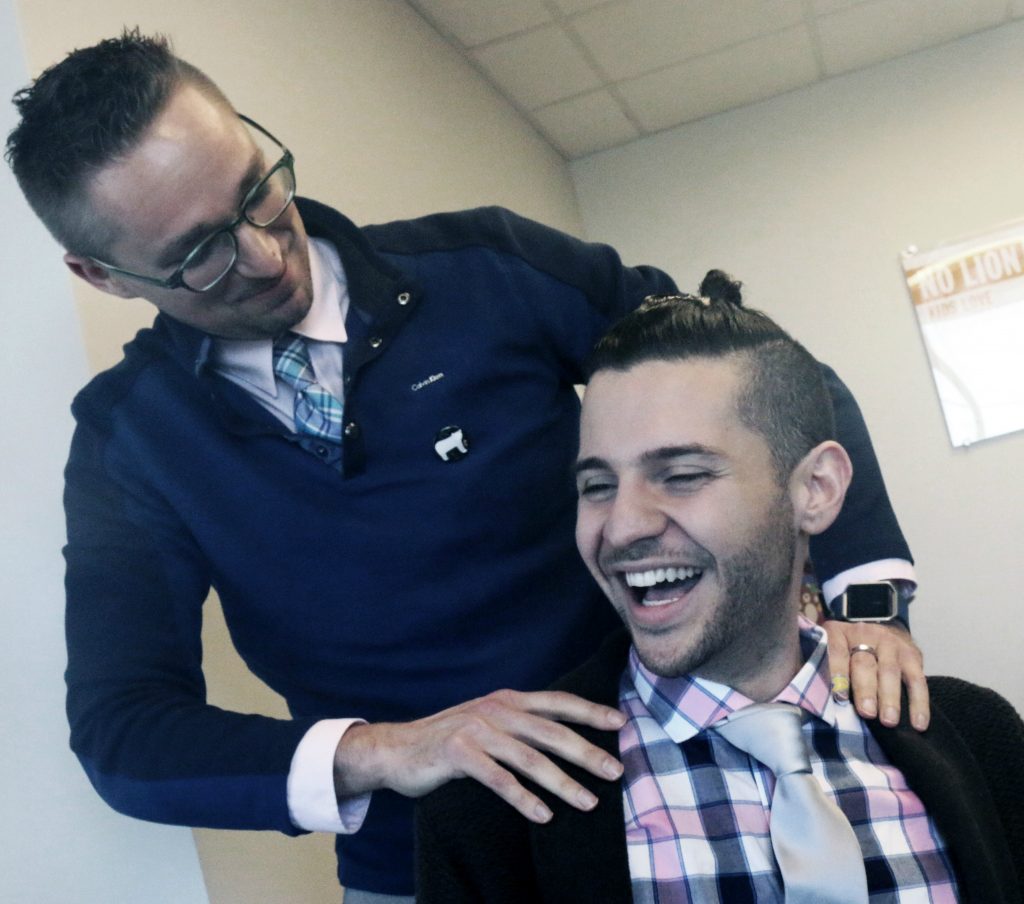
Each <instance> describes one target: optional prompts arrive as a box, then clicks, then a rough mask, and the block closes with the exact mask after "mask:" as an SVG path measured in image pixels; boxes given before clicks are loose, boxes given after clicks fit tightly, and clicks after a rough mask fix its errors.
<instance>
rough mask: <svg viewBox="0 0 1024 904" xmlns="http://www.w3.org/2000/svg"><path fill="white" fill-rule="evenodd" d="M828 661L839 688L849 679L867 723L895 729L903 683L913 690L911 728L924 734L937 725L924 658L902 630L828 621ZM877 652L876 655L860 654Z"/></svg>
mask: <svg viewBox="0 0 1024 904" xmlns="http://www.w3.org/2000/svg"><path fill="white" fill-rule="evenodd" d="M825 630H826V631H827V632H828V661H829V669H830V670H831V672H832V679H833V687H835V682H836V679H839V680H840V681H841V680H842V679H843V678H846V677H848V678H849V684H850V685H851V686H852V689H853V703H854V705H855V706H856V707H857V712H858V713H860V715H861V716H863V717H864V718H865V719H874V718H875V717H876V716H878V718H879V719H880V720H881V722H882V724H883V725H888V726H893V725H896V724H897V722H899V718H900V679H901V678H902V680H903V682H904V683H905V684H906V685H907V694H908V697H909V704H910V722H911V724H912V725H913V726H914V728H916V729H917V730H918V731H924V730H925V729H926V728H927V727H928V722H929V721H930V719H931V710H930V708H929V703H928V682H927V681H926V680H925V677H924V657H923V656H922V655H921V650H920V649H919V648H918V646H917V644H916V643H914V640H913V638H912V637H911V636H910V632H908V631H907V630H906V628H903V627H902V626H901V625H898V624H886V625H882V624H876V623H873V622H842V621H828V622H826V623H825ZM859 644H865V645H867V646H869V647H872V648H873V649H874V651H875V655H872V654H871V653H870V652H867V651H864V650H860V651H858V650H856V647H857V646H858V645H859Z"/></svg>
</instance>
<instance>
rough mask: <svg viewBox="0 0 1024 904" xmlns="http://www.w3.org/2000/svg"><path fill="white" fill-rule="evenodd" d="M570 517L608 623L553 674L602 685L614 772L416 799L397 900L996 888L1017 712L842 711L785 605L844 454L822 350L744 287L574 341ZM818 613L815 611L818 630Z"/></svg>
mask: <svg viewBox="0 0 1024 904" xmlns="http://www.w3.org/2000/svg"><path fill="white" fill-rule="evenodd" d="M593 370H594V372H593V376H592V378H591V380H590V382H589V384H588V387H587V393H586V396H585V399H584V403H583V414H582V421H581V428H580V450H579V458H578V460H577V463H576V484H577V488H578V491H579V507H578V521H577V527H576V539H577V543H578V546H579V550H580V553H581V555H582V556H583V558H584V560H585V561H586V563H587V565H588V566H589V568H590V572H591V574H592V575H593V576H594V579H595V581H596V582H597V584H598V585H599V586H600V587H601V589H602V590H603V591H604V593H605V595H606V596H607V598H608V599H609V600H610V601H611V603H612V607H613V608H614V610H615V611H616V612H617V613H618V615H619V617H620V618H621V620H622V622H623V623H624V630H622V631H621V632H620V633H619V636H617V637H616V636H613V637H612V638H610V639H609V641H608V642H606V643H605V645H604V646H603V647H602V649H601V650H600V651H599V652H598V653H597V654H596V655H595V656H594V657H592V658H591V659H590V660H589V661H588V662H587V663H586V664H585V665H584V666H582V667H581V668H580V669H578V670H576V672H575V673H573V674H571V675H569V676H568V677H566V678H565V679H563V680H562V681H560V682H559V683H558V687H560V688H561V689H563V690H568V691H570V692H572V693H575V694H581V695H583V696H585V697H587V698H588V699H590V700H593V701H595V702H599V703H605V704H607V705H612V706H614V705H617V706H618V707H619V708H620V709H621V710H622V711H623V713H625V714H626V716H627V722H626V724H625V725H624V726H623V728H622V729H621V730H620V731H619V734H618V738H617V739H616V738H615V736H613V735H610V734H608V733H603V734H600V735H599V734H598V733H595V732H589V731H587V732H586V734H587V735H588V736H590V737H591V738H592V739H593V740H595V741H596V742H597V743H599V744H602V745H603V746H604V747H605V748H606V749H607V751H608V752H609V754H614V755H616V756H619V757H620V758H621V759H622V762H623V763H624V764H625V772H624V774H623V777H622V783H621V786H620V787H616V786H614V785H611V784H608V783H596V782H591V781H590V780H588V779H586V778H585V777H584V776H582V774H581V773H579V772H578V771H577V770H573V771H574V773H576V774H577V775H580V777H581V778H584V782H585V783H586V784H587V785H589V786H591V787H592V789H593V791H594V793H595V794H596V795H597V796H599V798H600V802H599V803H598V806H597V808H596V809H595V811H594V812H592V813H585V814H583V813H577V812H575V811H569V810H568V809H567V808H566V807H564V806H562V805H561V804H558V803H556V804H555V811H556V812H555V816H554V818H553V819H552V820H551V822H550V823H549V824H546V825H543V826H531V825H530V824H529V823H526V822H525V821H524V820H519V819H515V818H510V816H509V815H508V814H507V813H505V812H504V810H503V808H501V807H500V806H495V805H494V803H493V802H492V801H491V800H488V799H487V797H486V795H481V794H480V793H479V791H478V789H477V788H475V787H473V786H472V785H471V784H470V783H467V782H453V783H451V784H449V785H448V786H446V787H445V788H442V789H440V790H439V791H437V792H436V793H434V794H432V795H430V796H429V797H427V798H426V799H425V800H424V801H423V803H422V804H421V808H420V813H419V816H418V823H417V825H418V828H419V836H418V842H419V844H418V863H419V870H420V871H419V879H420V884H419V900H420V901H422V902H423V904H433V902H435V901H436V902H444V904H459V902H471V901H472V902H476V901H487V902H488V904H503V902H508V904H514V902H520V901H531V902H567V901H568V902H585V901H587V902H589V901H601V902H607V904H627V902H635V904H653V902H694V904H739V902H758V904H765V902H776V901H777V902H782V901H785V902H786V904H867V902H868V900H869V899H870V900H872V901H876V902H879V901H887V902H903V904H909V902H913V901H931V902H940V901H942V902H953V901H959V900H963V901H984V902H986V904H1020V902H1021V901H1022V896H1021V892H1022V888H1024V816H1022V812H1024V780H1022V775H1024V724H1022V723H1021V720H1020V717H1019V716H1018V715H1017V714H1016V713H1015V712H1014V710H1013V708H1012V707H1011V706H1010V705H1009V704H1008V703H1007V702H1006V701H1005V700H1003V699H1002V698H1001V697H999V696H998V695H997V694H995V693H993V692H992V691H988V690H984V689H982V688H978V687H975V686H973V685H970V684H967V682H964V681H958V680H957V679H953V678H936V679H933V680H932V682H931V694H932V701H933V718H932V722H931V727H930V728H929V729H928V730H927V731H926V732H924V733H923V734H922V733H919V732H916V731H914V730H913V729H912V728H911V727H910V726H909V724H907V723H906V722H904V723H903V724H902V725H900V726H899V727H896V728H889V727H886V726H884V725H881V724H880V723H879V722H877V721H871V722H868V721H865V720H863V719H861V718H860V716H859V715H858V714H857V712H856V711H855V710H854V709H853V708H852V707H850V706H844V705H840V704H838V703H837V702H836V701H835V700H833V698H832V695H831V694H830V693H829V682H828V656H829V652H828V644H827V641H826V639H825V637H824V633H823V631H822V629H821V628H820V627H818V626H817V625H813V624H811V623H810V622H809V621H807V620H806V619H803V618H802V617H801V616H798V613H797V606H798V599H799V595H800V584H801V575H802V571H803V563H804V560H805V557H806V554H807V548H808V540H809V538H810V537H814V536H819V535H821V533H822V532H823V531H826V530H827V529H828V528H829V526H830V525H831V524H832V523H833V521H834V519H835V518H836V516H837V513H838V512H839V510H840V507H841V506H842V504H843V497H844V495H845V492H846V489H847V486H848V485H849V481H850V475H851V466H850V460H849V457H848V455H847V453H846V450H845V449H843V447H842V446H841V445H840V444H839V443H837V442H835V440H834V439H833V437H834V436H835V428H834V423H833V419H832V413H831V405H830V403H829V399H828V394H827V392H826V390H825V386H824V383H823V382H822V380H821V375H820V368H819V366H818V365H817V364H816V363H815V361H814V359H813V358H812V357H811V356H810V355H809V354H808V353H807V351H806V350H805V349H804V348H803V347H802V346H800V345H799V344H798V343H796V342H794V341H793V340H792V339H791V338H790V337H789V336H788V335H787V334H786V333H784V332H783V331H782V330H781V329H779V327H778V326H776V325H775V324H774V323H772V321H770V320H769V319H768V318H767V317H765V316H764V315H763V314H760V313H759V312H757V311H751V310H747V309H742V308H737V307H736V306H735V305H733V304H731V303H728V302H724V301H722V300H710V301H709V300H708V299H707V298H697V297H694V296H689V297H682V298H680V297H675V298H670V299H659V300H656V301H653V302H652V303H649V304H645V305H644V306H643V307H642V308H641V309H640V310H638V311H637V312H635V313H634V314H631V315H630V316H628V317H627V318H625V319H624V320H622V321H621V322H620V323H618V324H617V325H616V326H615V327H613V329H612V330H611V332H610V333H609V334H608V335H607V336H606V337H605V338H604V339H603V340H602V341H601V343H600V344H599V346H598V348H597V351H596V353H595V359H594V367H593ZM829 630H831V629H830V628H829Z"/></svg>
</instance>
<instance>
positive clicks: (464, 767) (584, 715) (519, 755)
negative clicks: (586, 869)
mask: <svg viewBox="0 0 1024 904" xmlns="http://www.w3.org/2000/svg"><path fill="white" fill-rule="evenodd" d="M624 721H625V718H624V717H623V715H622V714H621V713H620V712H618V710H614V709H609V708H608V707H606V706H599V705H598V704H596V703H591V702H589V701H587V700H583V699H582V698H580V697H575V696H573V695H572V694H566V693H563V692H561V691H538V692H535V693H521V692H518V691H509V690H502V691H495V692H494V693H493V694H488V695H487V696H486V697H481V698H479V699H477V700H471V701H469V702H468V703H463V704H460V705H459V706H455V707H452V708H451V709H446V710H443V711H442V712H439V713H437V714H436V715H433V716H428V717H427V718H425V719H419V720H417V721H415V722H403V723H397V722H395V723H388V722H380V723H376V724H360V725H353V726H352V727H351V728H349V729H348V731H346V732H345V735H344V736H343V737H342V739H341V741H340V743H339V744H338V749H337V751H336V752H335V756H334V785H335V791H336V792H337V794H338V797H339V799H340V798H342V797H347V796H351V795H355V794H362V793H365V792H367V791H373V790H376V789H377V788H390V789H392V790H393V791H397V792H399V793H400V794H404V795H406V796H407V797H420V796H422V795H424V794H427V793H428V792H430V791H433V790H434V789H435V788H437V787H438V786H439V785H443V784H444V783H445V782H447V781H450V780H451V779H454V778H472V779H475V780H476V781H478V782H480V783H481V784H483V785H486V786H487V787H488V788H490V789H491V790H492V791H494V792H495V794H497V795H498V796H499V797H501V798H503V799H504V800H506V801H508V803H510V804H511V805H512V806H513V807H515V808H516V809H517V810H518V811H519V812H520V813H522V814H523V815H524V816H525V817H526V818H527V819H530V820H532V821H533V822H540V823H543V822H547V821H548V820H549V819H551V815H552V814H551V811H550V809H548V807H547V806H546V805H545V804H544V803H543V802H542V801H541V800H540V798H538V797H537V796H536V795H535V794H533V793H531V792H530V791H528V790H527V789H526V788H525V787H524V786H523V785H522V784H521V783H520V781H519V778H518V776H522V777H526V778H529V779H531V780H532V781H534V782H536V783H537V784H538V785H540V786H541V787H542V788H546V789H547V790H548V791H550V792H551V793H552V794H555V795H557V796H558V797H560V798H562V800H564V801H565V802H566V803H568V804H570V805H572V806H574V807H576V808H577V809H579V810H590V809H592V808H593V807H594V806H595V805H596V804H597V799H596V798H595V797H594V795H593V794H591V793H590V792H589V791H588V790H586V789H585V788H584V787H583V786H582V785H580V784H579V783H578V782H575V781H573V780H572V779H571V778H569V776H568V775H566V774H565V773H564V772H563V771H562V770H561V769H559V768H558V767H557V766H556V765H555V764H554V763H553V762H552V761H551V760H550V759H549V758H548V757H547V756H546V755H545V754H546V753H551V754H554V755H556V756H559V757H561V758H562V759H564V760H566V761H568V762H571V763H575V764H576V765H578V766H580V767H582V768H584V769H586V770H587V771H589V772H592V773H593V774H594V775H596V776H598V777H600V778H604V779H607V780H609V781H614V780H616V779H618V778H619V776H621V775H622V764H621V763H620V762H618V760H616V759H614V758H613V757H611V756H609V755H608V754H607V753H606V752H605V751H603V750H601V749H599V748H598V747H595V746H594V745H593V744H590V743H589V742H587V741H585V740H584V739H583V738H581V737H580V736H579V735H578V734H576V732H574V731H573V730H572V729H571V728H567V727H566V726H565V725H562V724H561V723H562V722H574V723H577V724H580V725H589V726H591V727H593V728H599V729H605V730H608V731H616V730H617V729H619V728H621V727H622V725H623V723H624Z"/></svg>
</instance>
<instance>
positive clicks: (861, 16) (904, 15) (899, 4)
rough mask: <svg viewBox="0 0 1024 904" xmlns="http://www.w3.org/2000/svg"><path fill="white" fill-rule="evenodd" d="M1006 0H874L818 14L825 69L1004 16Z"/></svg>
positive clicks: (847, 66) (901, 50) (868, 60)
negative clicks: (833, 11) (820, 15)
mask: <svg viewBox="0 0 1024 904" xmlns="http://www.w3.org/2000/svg"><path fill="white" fill-rule="evenodd" d="M1006 11H1007V5H1006V0H972V2H970V3H965V2H964V0H876V2H873V3H861V4H859V5H857V6H852V7H850V8H849V9H845V10H842V11H840V12H837V13H834V14H832V15H828V16H822V17H821V18H820V19H818V35H819V39H820V41H821V50H822V56H823V59H824V62H825V69H826V72H827V73H828V74H829V75H835V74H837V73H840V72H849V71H850V70H852V69H861V68H863V67H865V66H870V65H872V64H873V63H880V62H882V61H883V60H888V59H892V58H894V57H898V56H901V55H903V54H906V53H912V52H914V51H915V50H921V49H923V48H925V47H934V46H935V45H936V44H942V43H944V42H945V41H950V40H952V39H954V38H958V37H961V36H962V35H968V34H973V33H974V32H976V31H981V30H982V29H985V28H991V27H992V26H993V25H998V24H999V23H1000V22H1003V21H1005V20H1006Z"/></svg>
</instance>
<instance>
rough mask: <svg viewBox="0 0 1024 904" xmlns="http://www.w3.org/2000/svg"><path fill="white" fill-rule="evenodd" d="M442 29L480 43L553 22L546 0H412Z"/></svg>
mask: <svg viewBox="0 0 1024 904" xmlns="http://www.w3.org/2000/svg"><path fill="white" fill-rule="evenodd" d="M409 2H410V3H411V4H412V5H413V6H414V7H416V9H418V10H419V12H420V13H421V14H422V15H423V16H424V17H426V18H427V19H429V20H430V21H431V22H433V23H434V24H435V25H436V26H437V27H438V28H439V29H440V30H441V31H442V32H446V33H448V34H451V35H454V36H455V37H456V38H457V39H458V40H459V41H461V42H462V44H463V45H464V46H466V47H476V46H477V45H478V44H484V43H486V42H487V41H494V40H497V39H498V38H504V37H506V36H508V35H513V34H518V33H519V32H521V31H525V30H526V29H528V28H533V27H535V26H537V25H543V24H544V23H545V22H551V21H552V17H551V13H550V11H549V10H548V8H547V6H545V5H544V2H543V0H409Z"/></svg>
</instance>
